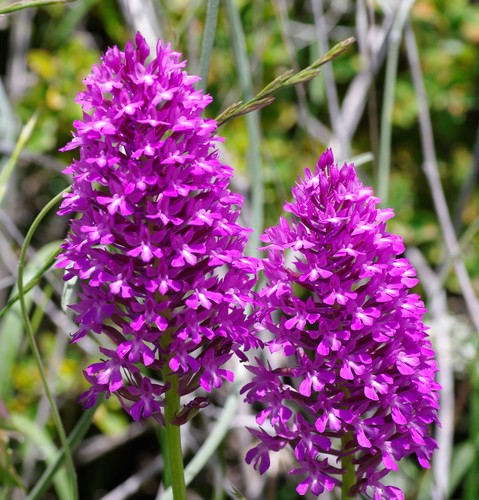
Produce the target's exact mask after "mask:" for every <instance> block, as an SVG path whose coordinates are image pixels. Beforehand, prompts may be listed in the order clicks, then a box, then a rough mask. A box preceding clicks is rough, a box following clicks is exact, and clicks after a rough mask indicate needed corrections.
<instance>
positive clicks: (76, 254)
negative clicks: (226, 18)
mask: <svg viewBox="0 0 479 500" xmlns="http://www.w3.org/2000/svg"><path fill="white" fill-rule="evenodd" d="M149 52H150V51H149V47H148V45H147V44H146V42H145V40H144V39H143V38H142V37H141V36H140V35H139V34H138V35H137V37H136V48H135V47H134V46H133V44H132V43H131V42H129V43H128V44H127V45H126V48H125V51H124V52H121V51H120V50H119V49H118V48H117V47H113V48H110V49H109V50H108V51H107V52H106V53H105V55H104V56H103V58H102V64H101V65H99V66H95V67H93V71H92V73H91V75H90V76H88V77H87V78H86V79H85V84H86V86H87V90H86V91H85V92H82V93H80V94H79V97H78V102H79V103H80V104H81V106H82V108H83V112H84V114H83V120H81V121H77V122H75V123H74V125H75V128H76V130H77V132H76V134H74V138H73V140H72V141H71V142H70V143H69V144H68V145H67V146H66V147H65V148H63V150H69V149H74V148H80V159H79V160H76V161H74V162H73V164H72V165H71V166H70V167H68V168H67V169H66V170H65V173H67V174H71V175H72V176H73V186H72V191H71V193H70V194H67V195H66V196H65V199H64V201H63V203H62V206H61V209H60V211H59V213H60V214H61V215H70V214H72V213H73V212H77V213H79V214H81V217H80V218H78V219H73V220H72V221H71V224H70V232H69V236H68V239H67V241H66V243H65V244H64V245H63V252H62V253H61V255H60V257H59V260H58V266H59V267H64V268H66V273H65V279H67V280H69V279H71V278H73V277H77V278H78V279H79V283H80V294H79V300H78V303H77V304H75V305H72V306H71V307H72V309H73V310H74V311H75V312H76V322H77V323H78V324H79V329H78V331H77V332H76V333H75V334H74V335H73V341H74V342H77V341H79V340H81V339H82V338H83V337H84V336H85V335H86V334H87V332H89V331H92V332H94V333H96V334H101V335H102V337H104V339H105V340H106V342H104V345H105V346H104V347H101V348H100V351H101V354H102V360H101V361H99V362H97V363H94V364H92V365H91V366H89V367H88V368H87V369H86V371H85V377H86V378H87V380H88V381H89V382H90V384H91V388H90V389H89V390H88V391H87V392H86V393H84V394H83V395H82V397H81V399H82V400H83V402H84V404H85V407H86V408H88V407H91V406H92V405H93V404H94V403H95V401H96V399H97V397H98V395H99V394H101V393H106V394H107V396H109V395H110V394H112V393H114V394H115V395H116V396H118V398H119V400H120V402H121V403H122V405H123V406H124V408H125V409H126V410H127V411H128V412H129V413H130V414H131V416H132V417H133V418H134V419H135V420H140V419H141V418H149V417H150V416H153V417H154V418H156V419H158V420H159V421H163V410H162V406H163V405H164V394H165V392H166V391H167V390H168V387H169V382H168V376H169V374H174V375H176V376H177V378H178V380H177V382H178V393H179V395H180V396H184V395H187V394H190V393H192V392H193V391H194V390H195V389H197V388H199V387H202V388H203V389H204V390H205V391H206V392H210V391H211V390H212V389H213V388H218V387H220V386H221V385H222V382H223V380H224V379H226V380H228V381H231V380H232V379H233V373H232V372H231V371H229V370H226V369H224V368H222V367H223V365H224V364H225V363H226V362H227V361H228V360H229V359H230V358H231V356H232V355H233V353H236V354H237V355H238V356H240V357H244V354H242V350H247V349H249V348H250V347H251V346H254V347H256V346H257V345H258V342H259V341H258V340H257V338H256V337H255V336H254V334H253V333H252V328H251V325H252V323H253V317H248V316H247V315H246V313H245V309H246V308H247V306H248V305H249V304H251V302H252V298H251V287H252V286H253V284H254V283H255V276H256V267H257V262H256V260H255V259H252V258H247V257H245V256H244V254H243V250H244V247H245V244H246V242H247V235H248V230H246V229H243V228H242V227H241V226H240V225H238V223H237V219H238V216H239V207H240V206H241V204H242V197H241V196H239V195H237V194H235V193H232V192H231V191H230V190H229V189H228V183H229V179H230V177H231V176H232V169H231V168H230V167H228V166H226V165H224V164H222V163H221V162H220V161H219V160H218V150H217V149H215V147H214V143H215V142H217V141H219V139H218V138H217V137H216V136H215V135H214V134H215V131H216V122H215V121H214V120H207V119H203V118H202V117H201V116H200V115H201V113H202V111H203V110H204V108H205V107H206V106H207V105H208V104H209V103H210V102H211V97H209V96H207V95H204V94H203V92H202V91H197V90H195V89H194V87H193V84H194V83H195V82H196V81H197V80H198V77H195V76H190V75H188V74H187V73H186V72H185V71H184V70H183V68H184V66H185V64H186V62H185V61H181V60H180V54H178V53H176V52H173V51H172V50H171V49H170V47H169V45H163V44H162V43H161V42H159V43H158V45H157V47H156V57H154V58H153V60H152V61H151V62H150V63H149V64H146V62H145V61H146V59H147V57H148V55H149ZM204 404H206V401H205V398H203V397H198V398H194V399H192V400H190V401H189V402H187V403H186V404H185V408H184V413H183V414H182V415H177V418H178V420H179V421H181V419H182V418H183V419H187V418H189V413H190V412H191V414H194V413H195V412H196V411H197V410H198V409H199V408H200V407H202V406H203V405H204Z"/></svg>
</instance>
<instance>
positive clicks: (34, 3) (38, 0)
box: [0, 0, 75, 15]
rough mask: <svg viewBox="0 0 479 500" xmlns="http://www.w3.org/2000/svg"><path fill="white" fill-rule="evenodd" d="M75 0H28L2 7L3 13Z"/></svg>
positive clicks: (0, 8)
mask: <svg viewBox="0 0 479 500" xmlns="http://www.w3.org/2000/svg"><path fill="white" fill-rule="evenodd" d="M74 1H75V0H30V1H28V2H15V3H12V4H10V5H7V6H6V7H0V15H1V14H11V13H12V12H16V11H17V10H22V9H31V8H33V7H45V6H46V5H54V4H56V3H60V4H65V3H71V2H74Z"/></svg>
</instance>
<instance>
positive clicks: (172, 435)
mask: <svg viewBox="0 0 479 500" xmlns="http://www.w3.org/2000/svg"><path fill="white" fill-rule="evenodd" d="M163 375H164V380H165V382H169V384H170V388H169V389H168V391H167V392H166V398H165V399H166V407H165V421H166V425H165V433H166V448H167V449H166V454H167V455H168V463H167V465H168V467H169V473H170V479H171V487H172V489H173V498H174V500H186V484H185V471H184V465H183V452H182V450H181V429H180V426H179V425H174V424H173V423H172V420H173V419H174V418H175V415H176V413H177V412H178V410H179V409H180V395H179V393H178V376H177V375H175V374H171V373H170V368H169V366H168V365H167V366H166V368H165V369H164V373H163Z"/></svg>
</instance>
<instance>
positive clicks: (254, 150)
mask: <svg viewBox="0 0 479 500" xmlns="http://www.w3.org/2000/svg"><path fill="white" fill-rule="evenodd" d="M226 11H227V13H228V19H229V22H230V26H231V37H232V38H231V39H232V43H233V51H234V56H235V59H236V65H237V67H238V77H239V80H240V85H241V90H242V92H243V95H244V96H245V98H246V99H248V100H251V99H252V97H253V80H252V77H251V69H250V66H249V62H248V55H247V52H246V41H245V36H244V32H243V27H242V25H241V17H240V13H239V11H238V6H237V5H236V2H234V1H233V0H226ZM257 109H259V108H257ZM223 115H224V113H223ZM227 119H228V118H225V121H226V120H227ZM220 124H221V123H220ZM246 126H247V129H248V140H249V153H250V157H249V162H248V163H249V165H250V176H251V213H252V221H251V226H252V229H253V235H252V237H251V238H250V240H249V242H248V250H249V253H250V254H251V255H256V254H257V253H258V250H257V249H258V248H259V246H260V240H259V236H260V234H261V233H262V232H263V220H264V214H263V209H264V185H263V172H262V168H261V153H260V142H259V141H260V137H261V132H260V124H259V116H258V114H257V113H253V114H248V115H247V116H246Z"/></svg>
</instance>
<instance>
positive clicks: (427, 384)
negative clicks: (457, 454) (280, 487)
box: [242, 150, 439, 499]
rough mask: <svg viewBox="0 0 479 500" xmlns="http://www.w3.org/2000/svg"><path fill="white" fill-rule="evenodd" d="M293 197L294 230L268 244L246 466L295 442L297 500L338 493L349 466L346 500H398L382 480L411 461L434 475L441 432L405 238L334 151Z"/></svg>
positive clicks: (259, 464)
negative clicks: (263, 336)
mask: <svg viewBox="0 0 479 500" xmlns="http://www.w3.org/2000/svg"><path fill="white" fill-rule="evenodd" d="M293 198H294V201H293V202H291V203H287V204H286V205H285V210H286V211H287V212H291V214H292V217H291V222H288V221H287V220H286V219H285V218H282V219H281V221H280V223H279V225H278V226H276V227H272V228H270V229H268V230H267V231H266V232H265V234H264V235H263V237H262V240H263V241H264V242H265V243H266V244H267V246H266V249H267V258H265V259H264V260H263V267H264V274H265V276H266V278H267V284H266V286H265V287H264V288H263V289H262V290H261V291H260V293H259V295H260V300H262V301H263V309H262V324H263V326H264V328H265V329H266V330H267V331H268V332H269V334H270V340H269V341H268V342H267V346H268V347H269V351H270V352H271V353H272V355H271V360H270V361H268V362H266V363H263V362H261V361H259V360H256V361H257V362H256V364H255V365H252V366H250V367H249V370H250V371H251V372H252V373H253V375H254V376H253V379H252V382H251V383H249V384H247V385H246V386H245V387H244V388H243V390H242V392H243V393H245V394H246V401H247V402H248V403H251V404H254V403H262V404H263V405H264V408H265V409H264V410H262V411H261V412H260V413H259V414H258V416H257V419H256V420H257V423H258V424H259V426H260V430H251V432H252V433H253V435H254V436H256V437H257V438H258V439H259V441H260V444H259V445H258V446H256V447H255V448H253V449H252V450H250V451H249V453H248V455H247V461H248V462H249V463H251V462H253V464H254V465H255V467H256V468H258V469H259V471H260V472H261V473H264V472H265V471H266V470H267V469H268V467H269V465H270V453H271V452H272V451H279V450H281V449H282V448H284V447H286V446H287V445H291V446H292V447H293V449H294V455H295V457H296V460H297V461H298V462H299V467H297V468H295V469H294V470H292V471H291V473H292V474H300V475H303V476H305V477H304V479H303V480H302V482H301V483H300V485H299V486H298V488H297V491H298V492H299V493H300V494H305V493H306V492H307V491H308V489H310V490H311V492H312V493H314V494H315V495H320V494H321V493H322V492H323V491H324V489H326V490H332V489H333V488H334V487H335V486H339V485H341V484H342V483H343V481H344V480H345V473H346V472H347V471H346V470H345V469H344V465H345V464H347V463H348V461H349V465H350V467H353V468H354V471H355V473H354V475H355V480H354V481H353V482H352V484H351V485H350V488H349V489H348V491H347V492H346V494H347V495H348V496H351V497H356V496H357V495H358V494H360V493H361V494H365V495H367V496H368V497H370V498H374V499H383V498H403V494H402V492H401V490H399V489H398V488H396V487H393V486H387V485H384V484H383V483H382V481H381V479H382V478H383V477H384V476H385V475H386V474H388V472H390V471H391V470H396V469H397V463H396V462H397V461H398V460H400V459H402V458H403V457H405V456H407V455H411V454H412V453H415V454H416V456H417V458H418V460H419V463H420V464H421V465H422V466H423V467H429V460H430V458H431V454H432V452H433V450H434V449H435V448H436V447H437V446H436V443H435V441H434V440H433V439H432V438H431V437H430V435H429V429H428V426H429V424H431V423H433V422H436V423H437V408H438V390H439V386H438V385H437V384H436V383H435V381H434V376H435V373H436V371H437V369H436V363H435V361H434V354H433V351H432V348H431V344H430V341H429V339H428V336H427V333H426V330H427V328H426V327H425V326H424V324H423V323H422V317H423V315H424V313H425V308H424V305H423V303H422V302H421V300H420V298H419V296H418V295H416V294H411V293H410V290H409V289H410V288H412V287H413V286H415V285H416V284H417V282H418V281H417V279H416V278H415V274H416V273H415V270H414V269H413V268H412V266H411V264H410V263H409V262H408V260H407V259H405V258H399V257H398V255H400V254H401V253H403V251H404V245H403V241H402V239H401V237H399V236H397V235H394V234H389V233H388V232H386V229H385V226H386V221H387V220H388V219H390V218H391V217H393V211H392V210H391V209H378V208H377V207H376V205H377V204H378V202H379V199H378V198H376V197H375V196H374V193H373V191H372V189H371V188H369V187H365V186H363V185H362V183H361V182H360V180H359V179H358V177H357V175H356V172H355V169H354V166H353V165H344V166H343V167H342V168H341V169H339V168H338V166H337V165H336V164H335V163H334V158H333V154H332V152H331V150H328V151H326V152H325V153H324V154H323V155H322V156H321V158H320V160H319V162H318V164H317V167H316V170H315V172H311V171H309V170H306V173H305V177H304V179H301V180H300V181H299V182H298V184H297V185H296V187H295V188H294V189H293ZM272 363H273V364H274V366H272ZM268 430H269V432H268Z"/></svg>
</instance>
